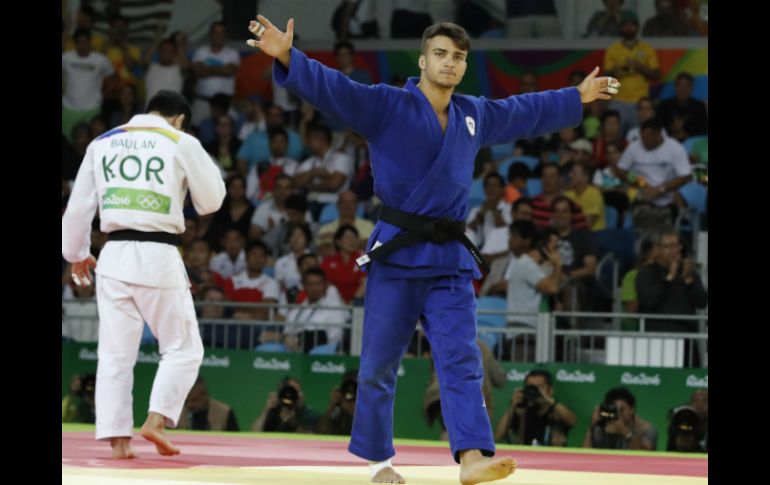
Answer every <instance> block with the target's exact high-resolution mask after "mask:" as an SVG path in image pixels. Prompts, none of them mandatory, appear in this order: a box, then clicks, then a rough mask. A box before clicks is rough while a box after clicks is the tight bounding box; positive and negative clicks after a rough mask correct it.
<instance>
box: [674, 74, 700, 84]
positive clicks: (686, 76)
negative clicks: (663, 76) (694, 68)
mask: <svg viewBox="0 0 770 485" xmlns="http://www.w3.org/2000/svg"><path fill="white" fill-rule="evenodd" d="M680 79H684V80H685V81H687V82H689V83H690V84H693V83H694V82H695V78H694V77H692V74H690V73H689V72H680V73H679V74H677V75H676V79H674V82H676V81H679V80H680Z"/></svg>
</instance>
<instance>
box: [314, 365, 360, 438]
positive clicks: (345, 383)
mask: <svg viewBox="0 0 770 485" xmlns="http://www.w3.org/2000/svg"><path fill="white" fill-rule="evenodd" d="M357 373H358V369H354V370H351V371H348V373H347V374H346V375H344V376H343V379H342V383H341V384H340V386H339V387H335V388H334V389H332V395H331V399H330V400H329V408H328V409H327V411H326V413H325V414H324V415H323V417H322V418H321V420H320V421H319V423H318V433H319V434H334V435H344V436H350V433H351V431H352V430H353V414H354V413H355V411H356V395H357V393H358V379H357V377H356V375H357Z"/></svg>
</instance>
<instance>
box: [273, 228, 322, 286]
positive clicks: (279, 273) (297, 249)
mask: <svg viewBox="0 0 770 485" xmlns="http://www.w3.org/2000/svg"><path fill="white" fill-rule="evenodd" d="M286 235H287V241H286V242H287V243H288V244H289V249H290V252H289V253H287V254H285V255H284V256H281V257H280V258H278V259H277V260H276V262H275V280H276V281H277V282H278V284H279V285H280V287H281V291H287V290H293V291H298V289H299V288H300V287H302V276H301V274H300V272H299V269H298V267H297V262H298V261H299V258H300V257H302V256H303V255H305V254H309V253H310V247H311V246H312V244H313V235H312V234H311V233H310V229H309V228H308V227H307V226H306V225H299V226H291V228H290V229H289V232H287V233H286Z"/></svg>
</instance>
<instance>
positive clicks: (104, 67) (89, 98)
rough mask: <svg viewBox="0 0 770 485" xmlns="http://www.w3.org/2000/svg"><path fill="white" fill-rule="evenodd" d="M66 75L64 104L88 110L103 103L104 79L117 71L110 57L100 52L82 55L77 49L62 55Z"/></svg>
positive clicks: (72, 107)
mask: <svg viewBox="0 0 770 485" xmlns="http://www.w3.org/2000/svg"><path fill="white" fill-rule="evenodd" d="M61 69H62V72H63V73H64V77H65V81H64V82H65V85H66V86H65V89H64V95H63V96H62V98H61V102H62V105H63V106H64V107H65V108H67V109H71V110H74V111H88V110H91V109H94V108H98V107H100V106H101V105H102V80H103V79H104V78H105V77H106V76H110V75H112V74H113V73H114V72H115V69H113V67H112V63H110V61H109V59H107V57H105V56H104V55H103V54H100V53H98V52H91V53H90V54H88V55H87V56H86V57H80V56H79V55H78V53H77V51H67V52H65V53H64V54H62V55H61Z"/></svg>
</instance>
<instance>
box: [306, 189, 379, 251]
mask: <svg viewBox="0 0 770 485" xmlns="http://www.w3.org/2000/svg"><path fill="white" fill-rule="evenodd" d="M337 210H338V212H339V217H338V218H337V219H336V220H334V221H332V222H329V223H328V224H324V225H323V226H321V228H320V229H319V230H318V255H319V256H321V257H325V256H328V255H330V254H331V253H333V252H334V245H333V243H334V241H333V239H334V234H335V233H336V232H337V229H339V228H340V226H343V225H346V224H347V225H351V226H353V227H355V228H356V231H358V235H359V236H360V240H359V245H358V249H359V250H361V251H363V250H364V249H365V248H366V243H367V242H368V241H369V236H371V235H372V231H373V230H374V224H372V221H369V220H367V219H363V218H360V217H358V216H357V215H356V211H357V210H358V197H357V196H356V194H355V193H354V192H353V191H350V190H346V191H344V192H341V193H340V195H339V197H338V198H337Z"/></svg>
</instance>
